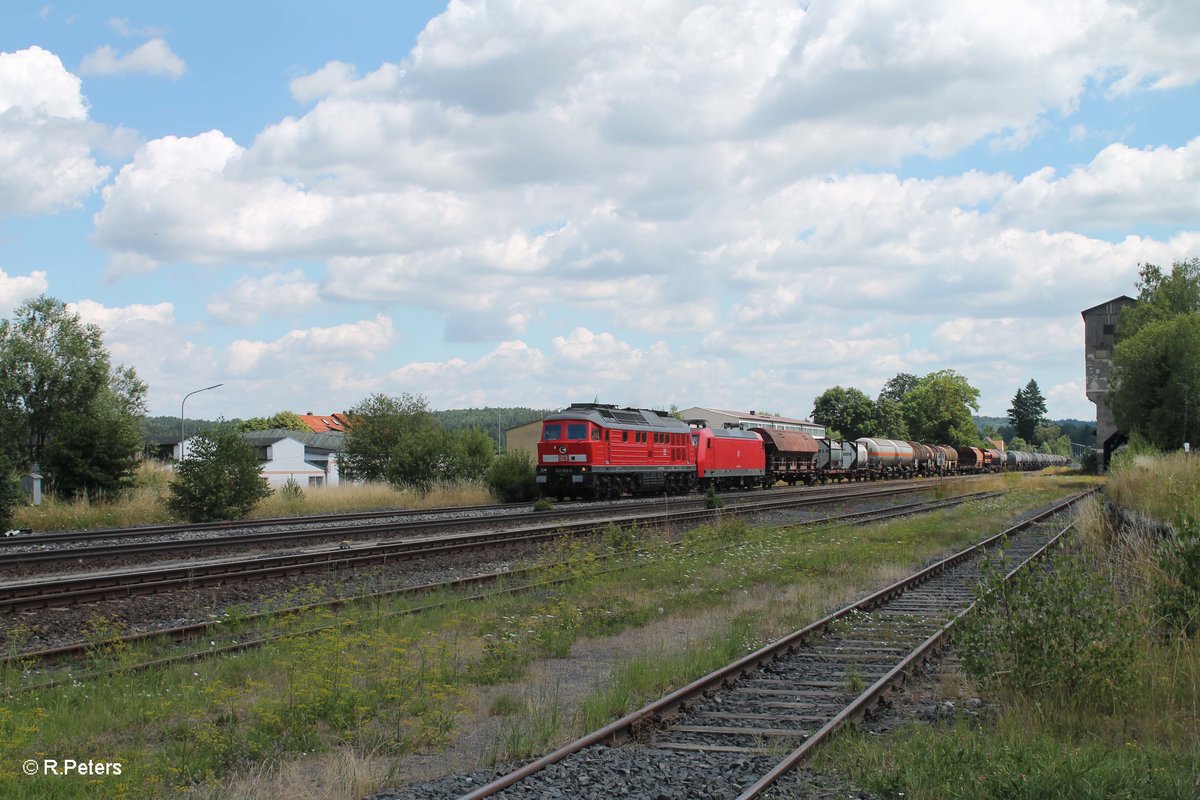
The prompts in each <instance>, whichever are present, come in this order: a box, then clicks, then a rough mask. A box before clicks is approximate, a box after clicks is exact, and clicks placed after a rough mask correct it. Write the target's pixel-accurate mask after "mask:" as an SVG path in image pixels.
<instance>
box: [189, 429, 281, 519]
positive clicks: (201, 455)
mask: <svg viewBox="0 0 1200 800" xmlns="http://www.w3.org/2000/svg"><path fill="white" fill-rule="evenodd" d="M270 494H271V489H270V487H269V486H267V481H266V479H265V478H263V476H262V473H260V472H259V470H258V459H257V457H256V456H255V454H254V449H253V448H252V447H251V446H250V445H249V443H248V442H246V440H244V439H242V438H241V436H239V435H238V434H237V433H236V432H234V431H233V430H231V429H228V428H224V427H218V428H214V429H212V430H209V431H205V432H204V433H199V434H196V435H195V436H193V437H192V438H191V439H189V440H188V454H187V457H186V458H184V459H183V460H182V461H180V462H179V467H178V469H177V471H176V477H175V481H174V483H172V484H171V496H170V498H169V499H168V501H167V505H168V506H169V507H170V509H171V511H172V512H173V513H175V514H177V515H179V516H181V517H183V518H185V519H187V520H189V521H190V522H207V521H209V520H216V519H226V518H233V517H244V516H245V515H246V514H248V513H249V512H250V509H252V508H254V506H255V504H256V503H258V501H259V500H262V499H263V498H264V497H268V496H269V495H270Z"/></svg>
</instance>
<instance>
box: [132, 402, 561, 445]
mask: <svg viewBox="0 0 1200 800" xmlns="http://www.w3.org/2000/svg"><path fill="white" fill-rule="evenodd" d="M430 413H431V414H433V417H434V419H436V420H437V421H438V422H440V423H441V424H442V427H444V428H445V429H446V430H450V431H458V430H464V429H469V428H479V429H480V430H482V431H483V432H484V433H486V434H487V435H488V438H490V439H491V440H492V442H493V444H494V443H495V442H496V428H497V424H498V425H499V427H500V430H502V431H505V430H508V429H509V428H515V427H516V426H518V425H524V424H525V423H527V422H533V421H534V420H539V419H541V418H542V417H545V416H546V415H547V414H553V413H554V410H538V409H536V408H489V407H485V408H453V409H449V410H447V411H431V412H430ZM239 422H241V420H240V419H231V420H208V419H192V418H191V417H188V420H187V434H188V435H189V436H191V435H192V434H193V433H195V432H196V431H203V430H209V429H210V428H215V427H218V426H221V425H227V426H231V427H232V426H236V425H237V424H238V423H239ZM141 425H142V438H144V439H145V440H146V441H161V440H164V439H176V440H177V439H179V417H144V418H143V419H142V421H141Z"/></svg>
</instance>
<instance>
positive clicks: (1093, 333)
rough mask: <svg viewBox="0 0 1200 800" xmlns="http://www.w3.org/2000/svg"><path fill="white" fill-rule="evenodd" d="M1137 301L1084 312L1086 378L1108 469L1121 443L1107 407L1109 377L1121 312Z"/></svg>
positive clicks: (1102, 461)
mask: <svg viewBox="0 0 1200 800" xmlns="http://www.w3.org/2000/svg"><path fill="white" fill-rule="evenodd" d="M1136 303H1137V300H1134V299H1133V298H1132V297H1126V296H1125V295H1121V296H1120V297H1115V298H1113V299H1112V300H1109V301H1108V302H1106V303H1101V304H1100V305H1098V306H1094V307H1092V308H1089V309H1087V310H1086V311H1084V312H1083V327H1084V334H1083V359H1084V369H1085V373H1086V376H1087V398H1088V400H1091V401H1092V402H1093V403H1095V404H1096V446H1097V447H1099V448H1100V450H1101V453H1100V468H1101V469H1104V468H1106V467H1107V466H1108V458H1109V456H1110V455H1111V454H1112V449H1113V448H1114V447H1116V446H1117V445H1119V444H1120V443H1121V441H1122V439H1121V437H1120V436H1119V435H1118V431H1117V423H1116V421H1114V420H1113V415H1112V411H1111V410H1110V409H1109V407H1108V391H1109V375H1110V374H1111V373H1112V354H1113V343H1114V341H1115V340H1116V335H1117V328H1118V327H1119V326H1120V324H1121V310H1122V309H1125V308H1128V307H1129V306H1132V305H1135V304H1136Z"/></svg>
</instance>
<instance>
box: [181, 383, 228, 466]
mask: <svg viewBox="0 0 1200 800" xmlns="http://www.w3.org/2000/svg"><path fill="white" fill-rule="evenodd" d="M224 385H225V384H223V383H214V384H213V385H212V386H205V387H204V388H203V389H197V390H196V391H194V392H188V393H187V394H185V395H184V396H183V401H182V402H181V403H180V404H179V460H180V461H183V421H184V420H185V419H186V417H184V415H183V407H184V405H186V404H187V399H188V398H189V397H191V396H192V395H194V394H200V392H207V391H208V390H209V389H216V388H217V387H218V386H224Z"/></svg>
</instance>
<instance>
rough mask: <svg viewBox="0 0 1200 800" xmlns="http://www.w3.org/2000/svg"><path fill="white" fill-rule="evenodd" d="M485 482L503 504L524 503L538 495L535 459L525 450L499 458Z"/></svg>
mask: <svg viewBox="0 0 1200 800" xmlns="http://www.w3.org/2000/svg"><path fill="white" fill-rule="evenodd" d="M484 480H485V481H486V482H487V485H488V486H490V487H491V488H492V491H493V492H495V493H496V497H498V498H500V501H501V502H503V503H523V502H526V501H529V500H532V499H534V498H535V497H537V495H538V488H537V476H536V474H535V472H534V468H533V459H532V458H530V457H529V454H528V453H526V452H525V451H524V450H514V451H513V452H511V453H505V454H504V455H502V456H500V457H498V458H497V459H496V460H494V461H493V462H492V465H491V467H489V468H488V471H487V475H486V477H485V478H484Z"/></svg>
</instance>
